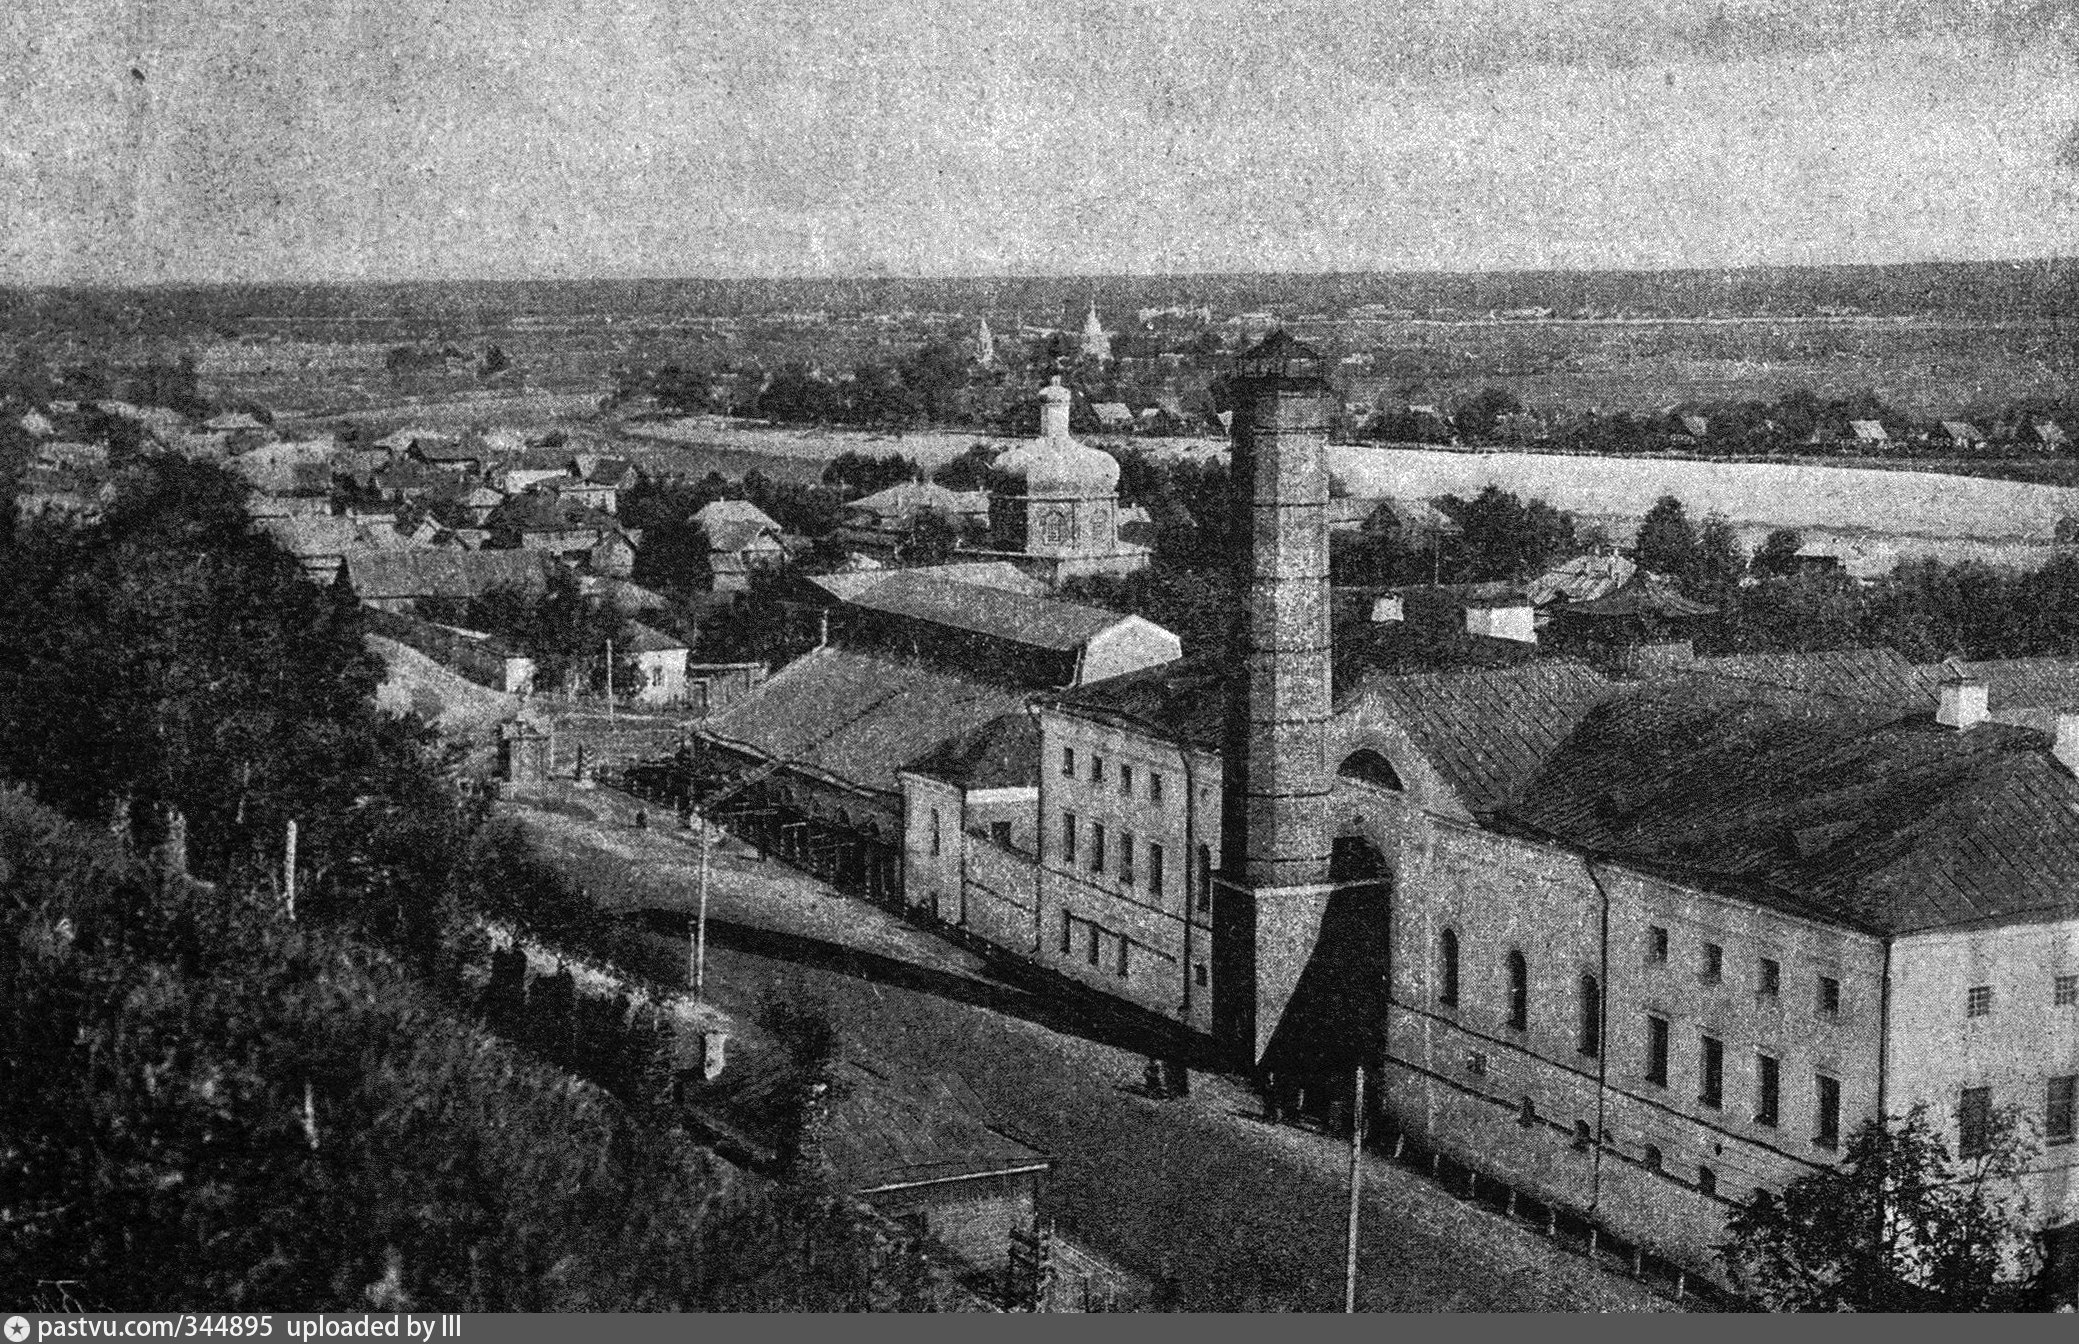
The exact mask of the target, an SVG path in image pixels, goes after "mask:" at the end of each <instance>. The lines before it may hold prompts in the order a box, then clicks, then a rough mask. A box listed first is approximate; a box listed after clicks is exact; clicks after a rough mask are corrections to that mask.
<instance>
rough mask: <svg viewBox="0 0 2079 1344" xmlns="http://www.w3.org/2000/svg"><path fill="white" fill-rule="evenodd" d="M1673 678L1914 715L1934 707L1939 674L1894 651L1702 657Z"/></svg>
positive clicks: (1677, 672)
mask: <svg viewBox="0 0 2079 1344" xmlns="http://www.w3.org/2000/svg"><path fill="white" fill-rule="evenodd" d="M1668 675H1669V676H1671V677H1704V678H1721V679H1728V680H1733V681H1745V682H1755V683H1759V684H1761V685H1765V686H1775V687H1780V688H1781V689H1784V690H1790V691H1800V692H1804V693H1806V694H1810V695H1823V696H1832V697H1838V698H1841V699H1846V700H1861V701H1868V702H1870V703H1872V704H1879V705H1891V706H1896V707H1897V708H1899V709H1900V710H1902V711H1911V710H1915V709H1919V710H1925V709H1929V708H1931V707H1932V706H1933V705H1934V703H1935V680H1936V676H1937V671H1936V670H1935V669H1933V668H1926V667H1916V666H1915V665H1914V664H1912V663H1909V662H1907V661H1906V659H1905V658H1904V657H1903V656H1902V655H1900V654H1899V653H1897V652H1896V651H1894V650H1892V649H1838V650H1835V651H1832V652H1828V653H1752V654H1737V655H1734V656H1731V657H1726V658H1698V659H1696V660H1695V661H1694V662H1691V663H1688V664H1686V665H1684V666H1682V667H1679V668H1677V669H1675V670H1673V671H1672V672H1670V673H1669V674H1668Z"/></svg>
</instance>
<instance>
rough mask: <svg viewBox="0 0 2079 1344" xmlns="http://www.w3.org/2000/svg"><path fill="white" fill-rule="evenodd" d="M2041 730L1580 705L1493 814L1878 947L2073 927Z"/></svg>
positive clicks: (1895, 717)
mask: <svg viewBox="0 0 2079 1344" xmlns="http://www.w3.org/2000/svg"><path fill="white" fill-rule="evenodd" d="M2047 746H2048V739H2047V738H2046V736H2045V735H2044V734H2042V733H2039V732H2036V731H2034V730H2031V729H2026V728H2016V727H2011V726H2008V725H2005V724H1999V723H1986V724H1980V725H1979V726H1977V727H1975V728H1972V729H1969V730H1968V731H1963V732H1959V731H1956V730H1954V729H1950V728H1944V727H1941V726H1939V725H1937V724H1936V723H1935V722H1934V720H1933V716H1932V715H1931V714H1930V713H1928V712H1926V711H1925V710H1920V711H1916V712H1911V713H1900V712H1899V711H1898V710H1897V709H1895V708H1891V707H1886V706H1883V705H1881V704H1877V703H1874V702H1868V701H1859V702H1858V701H1848V700H1843V699H1839V698H1831V697H1821V696H1812V695H1806V694H1802V693H1799V692H1794V691H1786V690H1782V689H1780V688H1775V687H1769V686H1763V685H1757V684H1751V683H1750V684H1744V685H1743V684H1739V683H1735V682H1731V681H1720V682H1716V683H1707V682H1701V681H1697V680H1693V679H1692V680H1689V681H1680V680H1677V681H1674V682H1668V683H1655V684H1650V685H1647V686H1643V687H1639V688H1637V689H1634V690H1631V691H1629V692H1627V693H1626V694H1624V695H1621V696H1619V697H1616V698H1613V699H1612V700H1609V701H1607V702H1605V703H1604V704H1602V705H1600V706H1598V707H1597V708H1596V709H1594V710H1593V711H1591V712H1590V714H1589V715H1588V716H1587V717H1586V718H1585V719H1584V720H1583V721H1582V723H1581V725H1580V727H1579V728H1578V729H1577V730H1576V731H1575V733H1574V734H1573V736H1572V737H1571V738H1570V739H1569V740H1568V741H1567V742H1566V743H1565V744H1564V745H1562V746H1561V748H1560V749H1559V750H1558V751H1557V752H1555V753H1554V754H1553V756H1552V758H1551V760H1550V761H1548V762H1547V764H1546V765H1545V767H1544V768H1543V769H1542V770H1540V771H1539V773H1538V775H1537V777H1536V779H1535V780H1534V781H1533V782H1532V783H1531V785H1530V786H1529V788H1528V789H1526V790H1525V792H1524V795H1523V797H1522V798H1521V799H1520V800H1519V801H1518V802H1517V803H1516V804H1514V805H1513V806H1512V807H1510V808H1509V810H1508V819H1509V820H1511V821H1520V822H1522V823H1523V824H1525V825H1527V826H1529V827H1531V828H1533V829H1535V830H1537V831H1538V832H1541V833H1543V834H1547V835H1552V836H1556V837H1559V838H1562V839H1564V840H1566V841H1568V842H1570V843H1573V844H1576V845H1580V846H1582V847H1583V848H1586V849H1590V850H1593V851H1595V852H1597V853H1600V854H1604V855H1608V856H1610V857H1613V858H1616V859H1619V860H1621V861H1625V862H1628V863H1634V864H1637V865H1639V866H1642V867H1646V868H1649V869H1651V870H1655V871H1665V872H1668V873H1669V874H1671V875H1673V876H1675V877H1676V878H1678V879H1679V880H1682V881H1686V882H1689V883H1692V884H1694V885H1699V886H1702V887H1705V888H1707V889H1723V890H1727V891H1730V892H1733V893H1735V894H1740V895H1745V896H1747V897H1749V898H1751V899H1755V900H1758V901H1761V902H1763V903H1765V904H1771V905H1775V906H1778V907H1781V908H1787V909H1790V910H1792V911H1794V912H1797V913H1801V914H1805V915H1808V916H1811V917H1815V918H1821V919H1828V920H1832V921H1836V922H1841V923H1846V924H1848V925H1850V926H1852V927H1856V928H1861V929H1865V930H1868V931H1870V932H1873V933H1879V934H1898V933H1907V932H1913V931H1916V930H1923V929H1931V928H1937V927H1944V926H1952V925H1959V924H1972V923H1977V922H1980V921H1989V920H1998V919H2005V918H2025V917H2037V916H2041V915H2044V914H2051V913H2054V914H2060V915H2070V914H2074V913H2079V781H2075V780H2074V779H2073V778H2072V776H2071V775H2070V774H2069V773H2068V772H2066V771H2065V770H2064V769H2063V768H2062V767H2061V766H2059V765H2057V764H2056V763H2055V762H2054V761H2053V760H2052V759H2051V757H2050V755H2049V753H2048V751H2047V750H2046V748H2047Z"/></svg>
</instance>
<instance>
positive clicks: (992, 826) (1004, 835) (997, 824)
mask: <svg viewBox="0 0 2079 1344" xmlns="http://www.w3.org/2000/svg"><path fill="white" fill-rule="evenodd" d="M989 838H990V839H991V840H993V841H995V842H996V844H997V846H998V847H999V848H1002V849H1016V848H1017V846H1016V845H1014V844H1012V843H1011V824H1010V823H1009V822H1007V821H992V822H990V823H989Z"/></svg>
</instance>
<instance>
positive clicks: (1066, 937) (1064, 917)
mask: <svg viewBox="0 0 2079 1344" xmlns="http://www.w3.org/2000/svg"><path fill="white" fill-rule="evenodd" d="M1075 935H1076V917H1075V916H1074V915H1072V914H1070V913H1069V912H1068V911H1066V910H1063V911H1062V912H1061V955H1063V956H1067V955H1068V949H1069V946H1070V945H1071V944H1072V943H1073V942H1074V941H1075Z"/></svg>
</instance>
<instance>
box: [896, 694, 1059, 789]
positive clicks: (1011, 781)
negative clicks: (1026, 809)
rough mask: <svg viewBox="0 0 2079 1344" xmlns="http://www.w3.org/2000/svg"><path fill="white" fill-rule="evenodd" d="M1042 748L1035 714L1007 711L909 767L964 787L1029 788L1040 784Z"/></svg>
mask: <svg viewBox="0 0 2079 1344" xmlns="http://www.w3.org/2000/svg"><path fill="white" fill-rule="evenodd" d="M1039 747H1040V739H1039V729H1038V728H1036V727H1034V726H1033V722H1032V716H1031V715H1029V714H1025V713H1022V712H1020V713H1017V714H1006V715H1004V716H1003V717H1002V718H1000V719H994V720H991V721H990V722H988V723H985V724H983V725H982V726H981V727H979V728H976V729H974V730H973V731H971V732H968V733H964V734H962V735H961V736H959V737H957V738H953V739H952V740H950V741H948V742H945V743H944V744H942V745H941V746H939V747H938V748H937V749H936V750H933V751H931V752H928V753H926V754H925V756H924V757H923V758H922V759H921V760H918V761H916V762H913V763H912V764H911V766H910V770H911V772H912V773H914V774H919V775H930V776H932V777H933V778H935V779H943V780H945V781H946V782H947V783H949V784H957V785H959V786H960V787H961V788H963V789H1017V788H1030V787H1032V786H1033V785H1035V784H1038V783H1039Z"/></svg>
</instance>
